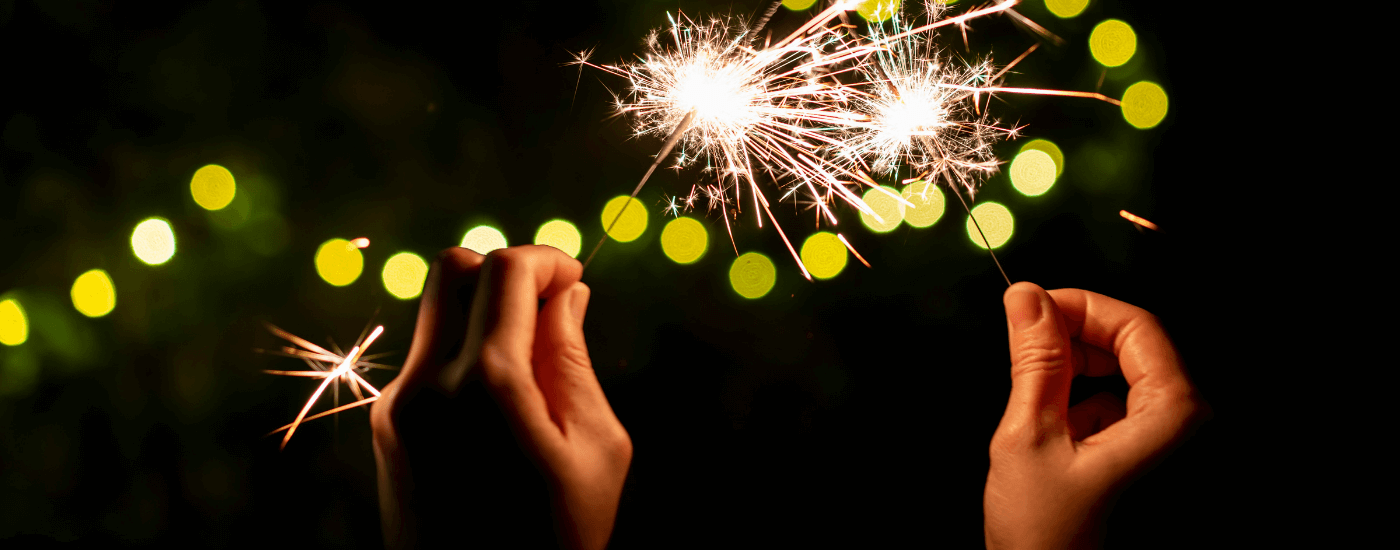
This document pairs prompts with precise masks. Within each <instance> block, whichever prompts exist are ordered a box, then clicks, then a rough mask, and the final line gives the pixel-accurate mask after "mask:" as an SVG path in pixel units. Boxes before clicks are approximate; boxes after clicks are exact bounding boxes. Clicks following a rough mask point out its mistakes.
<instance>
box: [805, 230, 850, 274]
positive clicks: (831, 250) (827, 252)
mask: <svg viewBox="0 0 1400 550" xmlns="http://www.w3.org/2000/svg"><path fill="white" fill-rule="evenodd" d="M802 265H805V266H807V271H808V272H809V273H811V274H812V276H813V277H816V278H818V279H830V278H832V277H835V276H836V275H837V274H839V273H841V270H843V269H846V244H845V243H842V242H841V238H840V237H837V236H836V235H833V234H831V233H828V232H826V231H819V232H816V233H813V234H812V236H810V237H807V240H806V241H804V242H803V243H802Z"/></svg>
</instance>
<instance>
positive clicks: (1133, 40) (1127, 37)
mask: <svg viewBox="0 0 1400 550" xmlns="http://www.w3.org/2000/svg"><path fill="white" fill-rule="evenodd" d="M1136 51H1137V34H1135V33H1133V28H1132V27H1131V26H1129V25H1128V24H1127V23H1124V22H1122V21H1119V20H1117V19H1108V20H1105V21H1104V22H1102V23H1099V24H1098V26H1096V27H1094V32H1093V33H1091V34H1089V53H1091V54H1093V55H1094V59H1096V60H1098V62H1099V63H1101V64H1103V66H1105V67H1117V66H1119V65H1122V64H1124V63H1127V62H1128V60H1129V59H1132V58H1133V53H1134V52H1136Z"/></svg>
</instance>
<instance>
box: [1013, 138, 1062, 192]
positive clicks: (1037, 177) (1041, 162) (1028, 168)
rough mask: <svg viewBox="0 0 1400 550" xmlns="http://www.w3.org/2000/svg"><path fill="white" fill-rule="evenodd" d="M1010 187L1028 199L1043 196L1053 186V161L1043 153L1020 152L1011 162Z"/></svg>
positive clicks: (1032, 150)
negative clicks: (1013, 187)
mask: <svg viewBox="0 0 1400 550" xmlns="http://www.w3.org/2000/svg"><path fill="white" fill-rule="evenodd" d="M1009 171H1010V172H1011V185H1013V186H1015V187H1016V190H1017V191H1020V192H1021V193H1023V194H1025V195H1026V196H1028V197H1038V196H1040V195H1044V194H1045V192H1046V191H1049V190H1050V187H1051V186H1053V185H1055V159H1053V158H1050V155H1047V154H1045V151H1041V150H1038V149H1031V150H1028V151H1021V153H1020V154H1018V155H1016V158H1015V159H1014V160H1012V161H1011V170H1009Z"/></svg>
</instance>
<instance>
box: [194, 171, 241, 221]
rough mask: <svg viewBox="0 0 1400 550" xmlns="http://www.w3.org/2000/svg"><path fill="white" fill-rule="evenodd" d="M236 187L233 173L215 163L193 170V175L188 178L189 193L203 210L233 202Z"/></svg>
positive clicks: (216, 208)
mask: <svg viewBox="0 0 1400 550" xmlns="http://www.w3.org/2000/svg"><path fill="white" fill-rule="evenodd" d="M236 189H237V186H236V185H235V184H234V182H233V173H232V172H229V171H228V168H224V167H222V166H219V165H217V164H210V165H208V166H205V167H203V168H200V169H199V170H195V172H194V177H193V178H190V195H193V196H194V202H196V203H199V205H200V206H201V207H203V208H204V209H205V210H219V209H221V208H223V207H225V206H228V203H231V202H233V195H234V193H235V192H236Z"/></svg>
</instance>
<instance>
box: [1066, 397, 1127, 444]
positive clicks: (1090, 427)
mask: <svg viewBox="0 0 1400 550" xmlns="http://www.w3.org/2000/svg"><path fill="white" fill-rule="evenodd" d="M1124 415H1126V409H1125V408H1124V406H1123V400H1121V399H1118V396H1116V395H1113V394H1111V393H1108V392H1101V393H1098V394H1095V395H1094V396H1093V397H1090V398H1088V399H1085V400H1084V401H1081V402H1079V404H1077V405H1075V406H1073V407H1070V408H1069V432H1070V438H1071V439H1073V440H1075V441H1080V440H1083V439H1084V438H1086V437H1089V436H1091V435H1094V434H1096V433H1099V432H1100V431H1102V430H1104V429H1105V428H1107V427H1109V426H1111V425H1113V423H1114V422H1117V421H1119V420H1122V419H1123V417H1124Z"/></svg>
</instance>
